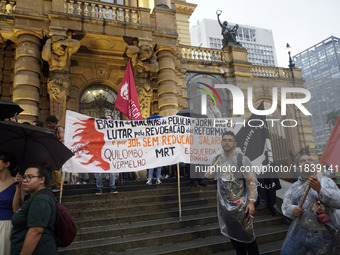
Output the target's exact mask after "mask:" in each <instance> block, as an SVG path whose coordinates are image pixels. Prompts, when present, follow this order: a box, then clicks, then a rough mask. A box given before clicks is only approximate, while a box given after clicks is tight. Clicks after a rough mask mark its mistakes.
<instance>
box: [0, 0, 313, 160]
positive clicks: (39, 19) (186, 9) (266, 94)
mask: <svg viewBox="0 0 340 255" xmlns="http://www.w3.org/2000/svg"><path fill="white" fill-rule="evenodd" d="M195 6H196V5H194V4H191V3H187V2H186V1H185V0H182V1H181V0H148V1H142V0H112V1H109V0H105V1H92V0H78V1H77V0H11V1H9V0H2V1H0V18H1V21H0V22H1V23H0V34H1V37H0V40H1V41H0V67H1V68H0V99H3V100H13V101H14V102H16V103H18V104H19V105H20V106H21V107H22V108H23V109H24V112H22V113H21V114H20V115H19V116H18V119H19V121H28V122H32V121H33V120H35V119H40V120H44V119H45V118H46V116H48V115H50V114H53V115H55V116H57V118H58V119H59V120H60V124H61V125H64V120H65V111H66V110H67V109H69V110H73V111H77V112H81V113H84V114H87V115H91V116H94V117H101V116H104V115H107V114H111V115H114V116H115V118H121V117H122V116H120V113H119V112H117V111H116V110H115V109H114V102H115V98H116V93H117V92H118V90H119V87H120V83H121V80H122V78H123V75H124V71H125V68H126V64H127V60H128V58H131V63H132V68H133V72H134V78H135V83H136V87H137V93H138V97H139V102H140V106H141V110H142V115H143V118H146V117H148V116H150V115H153V114H156V113H159V114H161V115H164V116H168V115H174V114H176V113H177V112H178V111H179V110H181V109H186V108H188V106H190V104H191V102H194V99H193V96H194V95H195V92H192V91H191V89H190V88H191V87H193V86H191V84H195V83H196V82H197V81H204V82H205V83H209V84H215V83H216V82H217V81H219V82H221V83H228V84H233V85H236V86H238V87H240V88H241V89H242V90H243V91H244V92H245V94H246V90H247V88H248V87H252V88H253V91H254V100H253V101H254V104H255V105H256V104H257V103H259V102H260V101H261V100H265V101H266V102H267V103H268V104H269V105H270V104H271V98H272V96H271V88H272V87H278V88H281V87H292V86H294V87H295V86H297V87H302V86H303V81H302V79H301V73H300V70H299V69H294V70H293V71H294V76H295V79H294V80H292V78H291V77H292V76H291V73H290V70H287V69H283V68H269V67H261V66H254V65H252V64H251V63H249V62H248V61H247V51H246V50H245V49H244V48H241V47H231V46H229V47H225V48H224V49H222V50H216V49H207V48H195V47H191V46H189V45H188V44H189V42H190V37H189V23H188V18H189V17H190V15H191V13H192V12H193V11H194V9H195ZM221 93H225V98H227V99H230V100H226V107H225V108H224V109H223V111H224V112H225V113H226V114H230V113H231V107H232V101H231V98H230V95H228V94H227V93H226V92H221ZM188 94H189V96H188ZM192 100H193V101H192ZM188 102H189V103H190V104H188ZM279 104H280V102H279ZM249 115H250V114H249V113H248V114H247V115H246V117H247V116H249ZM289 118H290V119H293V118H294V119H297V121H298V123H299V125H298V126H297V127H296V128H290V129H289V130H288V131H286V133H285V134H283V133H282V132H281V131H282V130H281V131H280V130H276V129H275V127H274V128H273V129H272V138H275V139H276V140H277V142H276V144H274V145H273V147H275V146H277V149H276V150H277V151H278V152H280V153H278V154H277V155H281V156H278V158H277V159H276V161H277V162H282V163H290V162H291V160H290V159H292V158H293V156H292V155H295V154H296V153H298V152H299V151H300V150H301V149H302V148H305V147H306V146H309V147H310V149H313V148H314V145H313V138H312V136H311V129H310V125H309V120H308V118H306V117H305V116H302V114H301V113H300V111H299V110H298V109H295V108H294V107H291V108H289V110H288V116H287V119H289ZM296 137H298V138H299V139H296ZM293 138H295V139H293ZM273 143H274V141H273Z"/></svg>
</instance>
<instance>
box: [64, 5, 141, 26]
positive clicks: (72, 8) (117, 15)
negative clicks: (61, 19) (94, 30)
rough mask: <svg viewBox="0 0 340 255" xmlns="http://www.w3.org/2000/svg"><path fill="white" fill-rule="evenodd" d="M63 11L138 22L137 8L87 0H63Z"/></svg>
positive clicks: (78, 14)
mask: <svg viewBox="0 0 340 255" xmlns="http://www.w3.org/2000/svg"><path fill="white" fill-rule="evenodd" d="M64 12H65V13H67V14H70V15H75V16H81V17H84V18H92V19H94V18H98V19H105V20H111V21H120V22H129V23H132V24H138V23H140V11H139V9H138V8H135V7H131V6H125V5H117V4H112V3H106V2H98V1H89V0H81V1H76V0H64Z"/></svg>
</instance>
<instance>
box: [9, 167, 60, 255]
mask: <svg viewBox="0 0 340 255" xmlns="http://www.w3.org/2000/svg"><path fill="white" fill-rule="evenodd" d="M51 172H52V171H51V169H50V168H48V167H46V166H43V165H33V166H31V167H29V168H27V169H26V171H25V174H24V175H23V177H22V178H23V182H22V188H23V189H24V190H25V191H27V192H29V193H30V194H31V197H30V198H29V199H28V200H27V201H26V202H25V203H24V204H23V205H22V206H21V208H20V209H19V210H18V211H17V212H16V213H15V214H14V216H13V218H12V224H13V230H12V234H11V255H17V254H36V255H45V254H48V255H54V254H57V244H56V241H55V238H54V234H53V233H54V224H55V220H56V204H55V201H54V199H53V197H52V196H51V195H52V193H51V190H50V189H51Z"/></svg>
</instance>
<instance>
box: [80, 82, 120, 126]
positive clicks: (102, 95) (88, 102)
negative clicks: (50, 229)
mask: <svg viewBox="0 0 340 255" xmlns="http://www.w3.org/2000/svg"><path fill="white" fill-rule="evenodd" d="M116 98H117V95H116V93H115V91H114V90H113V89H112V88H110V87H109V86H106V85H102V84H94V85H91V86H89V87H87V88H86V89H85V90H84V91H83V92H82V94H81V96H80V100H79V101H80V102H79V111H80V113H82V114H85V115H88V116H91V117H95V118H101V117H105V116H107V115H110V116H112V117H113V118H114V119H120V112H119V111H118V110H116V108H115V102H116Z"/></svg>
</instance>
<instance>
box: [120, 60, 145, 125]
mask: <svg viewBox="0 0 340 255" xmlns="http://www.w3.org/2000/svg"><path fill="white" fill-rule="evenodd" d="M115 107H116V109H118V110H119V111H120V112H121V113H123V114H124V115H125V116H126V117H128V118H129V119H130V120H142V119H143V118H142V114H141V112H140V108H139V102H138V96H137V92H136V86H135V81H134V79H133V74H132V70H131V65H130V59H129V61H128V64H127V67H126V70H125V73H124V78H123V80H122V83H121V85H120V89H119V92H118V95H117V99H116V103H115Z"/></svg>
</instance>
